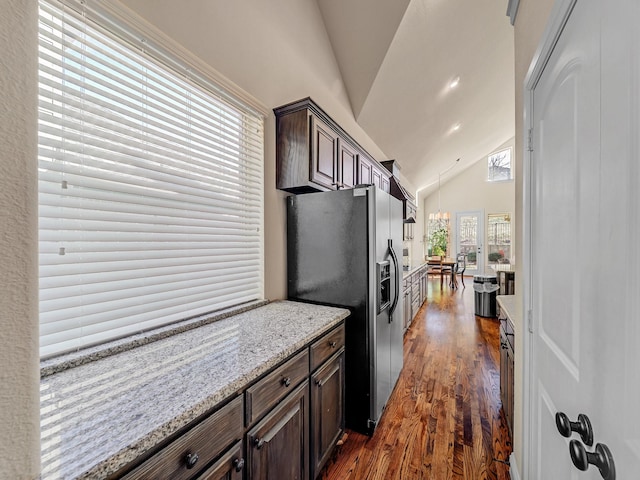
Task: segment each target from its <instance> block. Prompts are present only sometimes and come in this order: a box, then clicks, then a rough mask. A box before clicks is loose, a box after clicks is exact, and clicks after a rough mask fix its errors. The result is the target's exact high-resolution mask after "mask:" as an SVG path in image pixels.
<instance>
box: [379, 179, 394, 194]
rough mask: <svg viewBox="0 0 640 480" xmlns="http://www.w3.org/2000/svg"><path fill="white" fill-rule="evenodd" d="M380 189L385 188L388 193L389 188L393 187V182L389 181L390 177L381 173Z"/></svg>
mask: <svg viewBox="0 0 640 480" xmlns="http://www.w3.org/2000/svg"><path fill="white" fill-rule="evenodd" d="M380 189H382V190H384V191H385V192H387V193H389V190H390V189H391V183H390V182H389V179H388V178H387V177H385V176H384V175H380Z"/></svg>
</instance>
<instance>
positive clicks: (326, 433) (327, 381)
mask: <svg viewBox="0 0 640 480" xmlns="http://www.w3.org/2000/svg"><path fill="white" fill-rule="evenodd" d="M311 380H312V381H311V469H312V472H311V478H312V479H314V478H316V477H317V476H318V474H319V473H320V470H322V467H323V466H324V464H325V463H326V461H327V459H328V458H329V456H330V455H331V452H332V451H333V448H334V447H335V445H336V443H337V441H338V440H339V439H340V437H341V436H342V433H343V432H344V352H341V353H340V354H338V355H336V356H334V357H333V358H332V359H331V360H328V361H327V363H325V364H324V366H323V367H321V368H320V369H319V370H318V371H317V372H316V373H315V374H314V375H313V376H312V377H311Z"/></svg>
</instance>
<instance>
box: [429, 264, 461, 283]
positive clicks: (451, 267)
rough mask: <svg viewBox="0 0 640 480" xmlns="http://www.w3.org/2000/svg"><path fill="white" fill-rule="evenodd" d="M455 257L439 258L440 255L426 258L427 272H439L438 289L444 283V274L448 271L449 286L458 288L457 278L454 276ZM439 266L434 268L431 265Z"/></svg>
mask: <svg viewBox="0 0 640 480" xmlns="http://www.w3.org/2000/svg"><path fill="white" fill-rule="evenodd" d="M456 265H457V262H456V259H455V258H448V257H445V258H442V259H441V258H440V257H428V258H427V266H428V268H429V270H428V271H429V273H432V274H437V273H440V290H442V287H443V285H444V276H445V274H448V273H450V274H451V278H450V279H449V286H450V287H451V288H458V279H457V278H456ZM435 266H440V267H441V268H439V269H434V268H433V267H435Z"/></svg>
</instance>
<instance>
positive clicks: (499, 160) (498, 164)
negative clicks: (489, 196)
mask: <svg viewBox="0 0 640 480" xmlns="http://www.w3.org/2000/svg"><path fill="white" fill-rule="evenodd" d="M488 159H489V163H488V166H489V169H488V176H487V180H489V181H490V182H504V181H506V180H512V179H513V169H512V167H511V149H510V148H507V149H506V150H500V151H499V152H495V153H492V154H491V155H489V157H488Z"/></svg>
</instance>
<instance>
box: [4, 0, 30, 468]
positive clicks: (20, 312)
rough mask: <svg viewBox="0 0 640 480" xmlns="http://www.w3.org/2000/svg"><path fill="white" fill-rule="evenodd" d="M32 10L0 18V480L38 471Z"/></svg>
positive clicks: (14, 6) (14, 7)
mask: <svg viewBox="0 0 640 480" xmlns="http://www.w3.org/2000/svg"><path fill="white" fill-rule="evenodd" d="M37 12H38V5H37V2H25V1H24V0H5V1H4V2H2V15H0V51H1V52H2V61H0V110H1V111H2V114H1V115H0V167H1V170H0V172H1V174H0V217H1V218H0V225H2V227H1V232H2V233H1V234H0V251H2V252H3V254H2V256H1V257H0V258H1V260H0V272H2V274H1V275H0V292H1V295H0V432H2V434H0V478H3V479H4V478H6V479H12V480H13V479H18V480H19V479H32V478H37V476H38V474H39V471H40V425H39V414H40V397H39V379H40V375H39V365H38V301H37V300H38V277H37V275H38V272H37V211H38V203H37V177H36V174H37V165H36V160H37V154H36V147H37V145H36V140H37V123H36V122H37V119H36V100H37V63H36V62H37V57H36V54H37V36H36V28H37Z"/></svg>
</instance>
